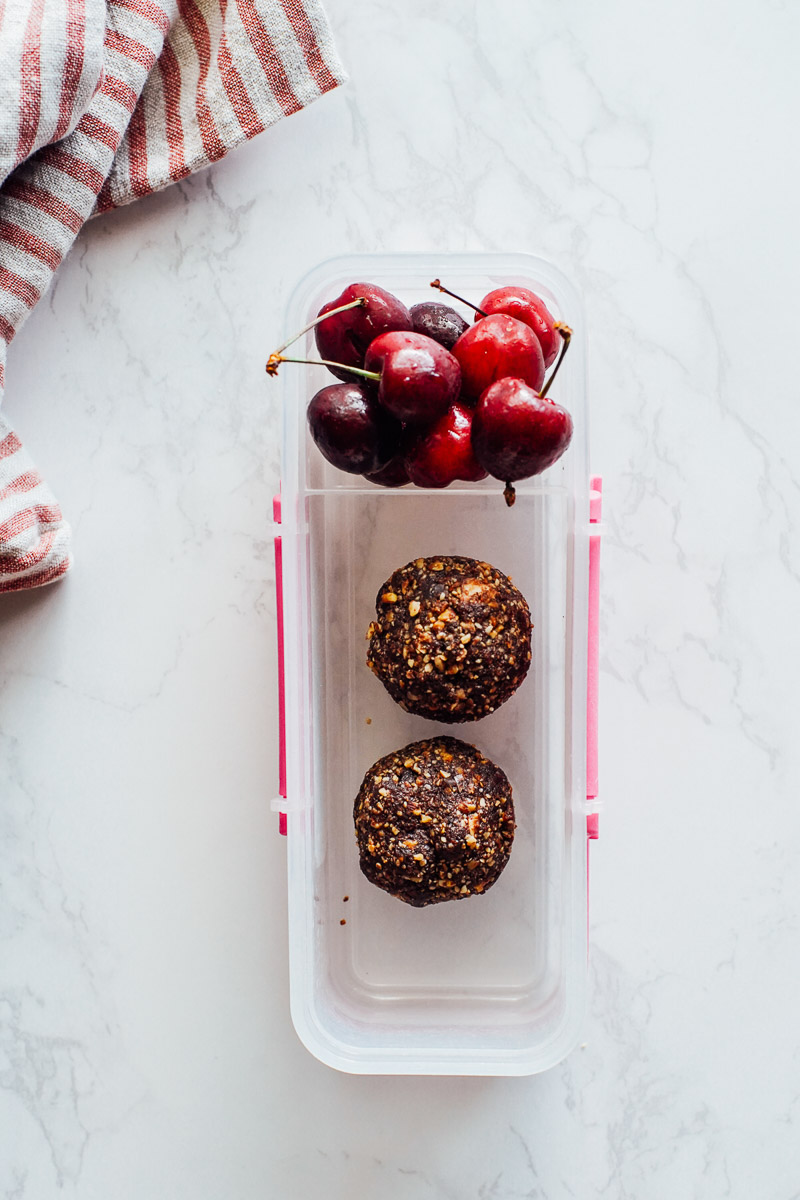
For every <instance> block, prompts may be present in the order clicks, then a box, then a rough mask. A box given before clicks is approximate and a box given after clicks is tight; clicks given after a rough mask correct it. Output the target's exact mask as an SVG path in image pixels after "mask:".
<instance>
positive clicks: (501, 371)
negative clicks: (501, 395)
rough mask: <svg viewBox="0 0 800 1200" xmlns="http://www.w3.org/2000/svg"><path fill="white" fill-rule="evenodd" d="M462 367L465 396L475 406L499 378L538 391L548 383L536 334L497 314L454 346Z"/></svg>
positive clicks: (479, 322) (521, 324)
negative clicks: (513, 381) (523, 384)
mask: <svg viewBox="0 0 800 1200" xmlns="http://www.w3.org/2000/svg"><path fill="white" fill-rule="evenodd" d="M453 354H454V355H455V357H456V358H457V359H458V361H459V364H460V366H461V395H462V399H463V400H465V401H467V402H468V403H469V402H470V401H471V402H472V403H473V404H475V403H476V402H477V401H478V399H479V397H480V396H481V395H482V394H483V392H485V391H486V389H487V387H488V386H489V384H491V383H494V381H495V380H496V379H503V378H505V377H506V376H513V377H514V378H515V379H522V380H524V381H525V383H527V384H529V385H530V386H531V387H532V388H534V389H535V390H536V391H537V392H538V390H539V388H540V387H541V386H542V383H543V382H544V357H543V355H542V348H541V346H540V345H539V339H538V338H537V337H536V334H535V333H534V332H533V331H532V330H531V329H530V328H529V327H528V326H527V325H523V323H522V321H517V320H516V318H514V317H507V316H505V315H504V314H502V313H494V314H492V315H491V316H489V317H483V318H482V319H481V320H480V321H477V322H476V323H475V324H474V325H471V326H470V327H469V329H468V330H467V331H466V333H462V335H461V337H460V338H459V339H458V341H457V342H456V344H455V346H454V347H453Z"/></svg>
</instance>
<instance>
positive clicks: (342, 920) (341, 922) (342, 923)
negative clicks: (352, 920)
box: [339, 917, 347, 925]
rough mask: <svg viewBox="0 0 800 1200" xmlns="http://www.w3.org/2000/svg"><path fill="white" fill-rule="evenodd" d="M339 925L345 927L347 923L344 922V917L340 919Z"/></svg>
mask: <svg viewBox="0 0 800 1200" xmlns="http://www.w3.org/2000/svg"><path fill="white" fill-rule="evenodd" d="M339 924H340V925H346V924H347V921H345V919H344V917H342V919H341V921H340V922H339Z"/></svg>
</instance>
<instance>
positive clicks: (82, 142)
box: [0, 0, 346, 592]
mask: <svg viewBox="0 0 800 1200" xmlns="http://www.w3.org/2000/svg"><path fill="white" fill-rule="evenodd" d="M345 78H346V76H345V74H344V71H343V68H342V65H341V63H340V61H339V58H338V55H337V52H336V49H335V46H334V44H333V40H332V37H331V33H330V29H329V26H328V23H327V19H326V17H325V14H324V11H323V9H322V8H321V6H320V5H319V4H318V3H317V2H316V0H302V2H301V0H108V2H104V0H0V401H1V400H2V393H3V388H4V384H5V369H6V351H7V349H8V346H9V344H10V342H11V341H12V339H13V338H14V335H15V334H16V332H17V330H18V329H19V328H20V326H21V325H22V323H23V321H24V320H25V318H26V317H27V315H28V313H29V312H30V311H31V309H32V308H33V307H34V306H35V304H36V303H37V302H38V300H39V299H40V298H41V296H42V294H43V293H44V292H45V291H46V289H47V287H48V284H49V283H50V280H51V278H52V276H53V273H54V272H55V271H56V269H57V268H58V266H59V264H60V262H61V260H62V259H63V257H64V255H65V254H66V253H67V251H68V250H69V248H70V246H71V245H72V243H73V241H74V240H75V237H76V236H77V234H78V232H79V231H80V229H81V227H82V225H83V223H84V221H86V220H87V219H88V218H89V217H90V216H92V215H93V214H94V213H102V212H106V211H108V210H109V209H112V208H115V207H117V206H119V205H122V204H127V203H128V202H129V201H131V200H135V199H137V198H138V197H140V196H146V195H148V194H149V193H151V192H155V191H158V190H159V189H160V188H163V187H166V186H167V185H168V184H170V183H173V182H175V181H176V180H180V179H183V178H185V177H186V176H187V175H189V174H190V173H191V172H192V171H196V170H197V169H198V168H200V167H204V166H207V165H208V164H210V163H213V162H216V161H217V160H218V159H220V158H222V156H223V155H225V154H227V153H228V151H229V150H232V149H233V148H234V147H235V146H237V145H239V144H240V143H241V142H244V141H246V140H247V139H249V138H251V137H254V136H255V135H256V134H257V133H260V132H261V131H262V130H264V129H266V128H267V127H268V126H269V125H272V124H274V122H276V121H278V120H280V118H281V117H285V116H288V115H290V114H291V113H294V112H297V111H298V110H299V109H301V108H303V107H305V105H307V104H310V103H311V102H312V101H313V100H316V99H317V98H318V97H319V96H321V95H323V94H324V93H325V92H328V91H330V90H331V89H332V88H335V87H336V86H337V85H338V84H340V83H342V82H343V81H344V80H345ZM71 562H72V554H71V535H70V529H69V525H68V524H67V522H66V521H65V520H64V517H63V514H62V512H61V508H60V506H59V504H58V501H57V500H56V498H55V496H54V495H53V494H52V492H51V491H50V488H49V487H48V485H47V484H46V482H45V481H44V480H43V479H42V477H41V475H40V474H39V472H38V471H37V469H36V467H35V465H34V463H33V461H32V460H31V458H30V456H29V455H28V453H27V451H26V449H25V448H24V446H23V445H22V443H21V442H20V439H19V438H18V436H17V434H16V433H15V432H14V431H13V430H12V429H11V427H10V426H9V424H8V422H7V421H6V420H5V418H4V416H3V413H2V410H0V592H7V591H17V590H20V589H24V588H32V587H40V586H42V585H44V584H48V583H52V582H54V581H55V580H57V579H60V578H61V577H62V576H63V575H64V574H65V573H66V572H67V571H68V570H69V567H70V565H71Z"/></svg>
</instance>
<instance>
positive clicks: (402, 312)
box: [315, 283, 411, 382]
mask: <svg viewBox="0 0 800 1200" xmlns="http://www.w3.org/2000/svg"><path fill="white" fill-rule="evenodd" d="M354 300H363V301H366V303H364V304H360V305H358V306H354V307H353V308H348V309H347V310H346V311H343V312H336V313H335V315H330V316H329V315H328V314H330V313H331V310H333V309H337V310H338V309H340V308H343V307H344V306H345V305H347V304H349V303H350V302H351V301H354ZM319 316H320V317H327V319H326V320H322V321H320V322H319V324H317V326H316V331H315V336H316V340H317V349H318V350H319V354H320V358H326V359H334V360H335V361H336V362H337V363H339V364H340V366H339V367H335V368H334V367H332V368H331V370H332V371H333V374H334V375H336V376H337V378H339V379H343V380H344V381H345V382H347V381H348V380H349V379H350V378H351V375H350V373H349V372H347V371H345V370H344V368H345V367H363V366H364V355H365V354H366V352H367V347H368V346H369V344H370V342H371V341H373V340H374V339H375V338H376V337H377V336H378V334H380V333H388V332H390V331H391V330H398V329H411V314H410V313H409V311H408V309H407V308H406V306H405V304H403V303H402V302H401V301H400V300H398V299H397V297H396V296H393V295H392V294H391V292H387V291H385V290H384V289H383V288H382V287H378V285H377V284H375V283H351V284H348V286H347V287H346V288H345V289H344V291H343V292H342V294H341V296H338V297H337V298H336V299H335V300H330V301H329V302H328V303H327V304H323V306H322V308H321V309H320V310H319Z"/></svg>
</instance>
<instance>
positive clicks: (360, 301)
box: [269, 296, 367, 362]
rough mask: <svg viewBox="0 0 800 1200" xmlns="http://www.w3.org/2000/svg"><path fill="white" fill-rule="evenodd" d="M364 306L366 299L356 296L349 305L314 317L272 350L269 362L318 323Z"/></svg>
mask: <svg viewBox="0 0 800 1200" xmlns="http://www.w3.org/2000/svg"><path fill="white" fill-rule="evenodd" d="M366 306H367V297H366V296H358V297H357V298H356V299H355V300H351V301H350V302H349V304H340V305H339V307H338V308H332V309H330V310H329V311H328V312H326V313H320V314H319V316H318V317H314V320H313V321H312V322H311V323H310V324H309V325H306V327H305V329H301V330H300V332H299V333H296V334H295V335H294V337H290V338H289V340H288V342H284V343H283V345H282V346H278V349H277V350H274V351H273V352H272V354H270V356H269V361H270V362H271V361H272V359H273V358H274V356H275V355H276V354H278V355H280V354H283V352H284V350H286V349H287V347H289V346H291V345H293V344H294V342H296V341H297V339H298V338H301V337H302V336H303V334H304V333H308V332H309V330H311V329H313V328H314V326H315V325H319V323H320V321H326V320H327V319H328V317H335V316H336V314H337V313H343V312H347V310H348V308H366Z"/></svg>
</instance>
